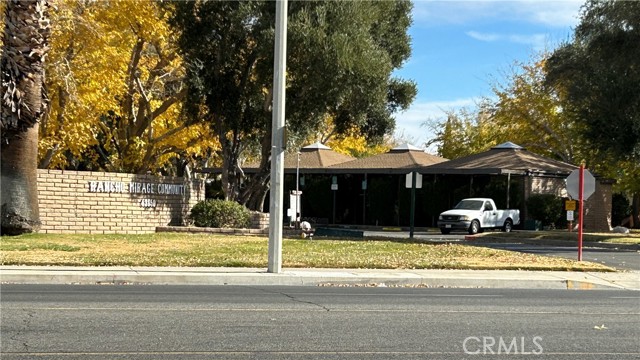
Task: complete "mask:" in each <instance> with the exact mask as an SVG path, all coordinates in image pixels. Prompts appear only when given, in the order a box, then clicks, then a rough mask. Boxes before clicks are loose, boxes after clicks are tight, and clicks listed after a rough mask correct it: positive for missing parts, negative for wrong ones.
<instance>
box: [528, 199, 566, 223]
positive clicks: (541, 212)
mask: <svg viewBox="0 0 640 360" xmlns="http://www.w3.org/2000/svg"><path fill="white" fill-rule="evenodd" d="M527 210H528V211H529V216H530V217H532V218H533V219H534V220H539V221H541V222H542V225H544V226H549V225H551V226H558V225H560V223H561V221H562V219H563V209H562V198H561V197H558V196H556V195H553V194H534V195H531V196H529V198H528V199H527Z"/></svg>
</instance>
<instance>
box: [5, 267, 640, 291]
mask: <svg viewBox="0 0 640 360" xmlns="http://www.w3.org/2000/svg"><path fill="white" fill-rule="evenodd" d="M0 282H2V283H19V284H154V285H254V286H255V285H307V286H331V285H334V286H338V285H343V286H344V285H351V286H424V287H464V288H474V287H478V288H522V289H525V288H529V289H626V290H640V272H633V271H632V272H617V273H602V272H570V271H566V272H565V271H517V270H383V269H375V270H372V269H369V270H365V269H298V268H287V269H283V271H282V272H281V273H279V274H273V273H268V272H267V271H266V269H259V268H181V267H63V266H61V267H57V266H0Z"/></svg>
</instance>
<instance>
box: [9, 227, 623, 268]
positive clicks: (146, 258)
mask: <svg viewBox="0 0 640 360" xmlns="http://www.w3.org/2000/svg"><path fill="white" fill-rule="evenodd" d="M267 248H268V239H267V238H264V237H252V236H224V235H206V234H176V233H159V234H145V235H58V234H55V235H54V234H28V235H22V236H16V237H8V236H3V237H1V238H0V255H1V256H0V262H1V263H2V264H3V265H68V266H209V267H217V266H231V267H266V266H267V253H268V250H267ZM282 258H283V266H284V267H304V268H368V269H374V268H380V269H526V270H573V271H612V270H613V269H611V268H608V267H605V266H603V265H600V264H595V263H589V262H577V261H574V260H568V259H560V258H553V257H544V256H537V255H532V254H522V253H517V252H510V251H504V250H495V249H488V248H484V247H476V246H472V245H462V244H460V245H458V244H425V243H419V242H410V241H365V240H359V241H358V240H350V241H347V240H317V239H316V240H300V239H285V240H284V241H283V256H282Z"/></svg>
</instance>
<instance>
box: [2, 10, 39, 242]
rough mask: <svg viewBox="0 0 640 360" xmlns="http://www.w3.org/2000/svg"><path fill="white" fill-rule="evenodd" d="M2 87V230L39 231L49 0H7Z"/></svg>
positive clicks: (6, 231)
mask: <svg viewBox="0 0 640 360" xmlns="http://www.w3.org/2000/svg"><path fill="white" fill-rule="evenodd" d="M4 7H5V9H4V13H5V19H4V37H3V39H2V60H1V64H2V70H1V77H2V90H1V92H0V100H1V101H2V103H1V105H2V106H1V108H2V109H1V111H0V140H1V145H0V167H1V168H2V169H1V175H2V178H1V182H0V187H1V189H0V204H2V205H1V206H2V210H1V211H2V212H1V216H2V219H1V220H2V226H1V229H0V231H1V233H2V234H21V233H26V232H32V231H37V230H38V228H39V226H40V216H39V212H38V191H37V160H38V122H39V121H40V119H41V117H42V116H43V115H44V113H45V110H46V105H47V101H46V94H45V87H44V59H45V56H46V54H47V51H48V39H49V33H50V29H49V19H48V14H47V12H48V8H49V5H48V3H47V1H45V0H8V1H5V2H4Z"/></svg>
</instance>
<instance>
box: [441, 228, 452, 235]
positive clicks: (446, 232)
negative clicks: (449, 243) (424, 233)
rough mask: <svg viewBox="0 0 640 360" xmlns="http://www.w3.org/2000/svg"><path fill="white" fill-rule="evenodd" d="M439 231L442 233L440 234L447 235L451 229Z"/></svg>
mask: <svg viewBox="0 0 640 360" xmlns="http://www.w3.org/2000/svg"><path fill="white" fill-rule="evenodd" d="M440 232H441V233H442V235H447V234H449V233H450V232H451V229H440Z"/></svg>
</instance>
